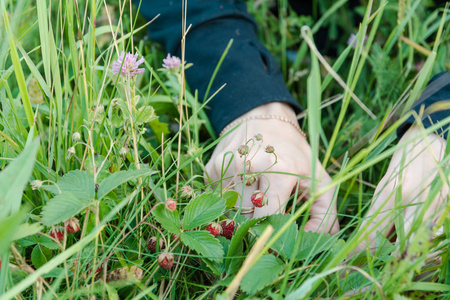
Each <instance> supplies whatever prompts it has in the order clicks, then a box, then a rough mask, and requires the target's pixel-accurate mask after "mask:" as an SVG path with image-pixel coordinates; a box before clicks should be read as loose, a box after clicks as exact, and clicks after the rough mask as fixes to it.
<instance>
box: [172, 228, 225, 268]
mask: <svg viewBox="0 0 450 300" xmlns="http://www.w3.org/2000/svg"><path fill="white" fill-rule="evenodd" d="M181 242H183V244H185V245H186V246H187V247H189V248H190V249H192V250H195V251H196V252H197V253H198V254H200V255H203V256H204V257H205V258H207V259H209V260H212V261H216V262H219V261H221V260H222V258H223V255H224V253H223V249H222V246H221V245H220V243H219V241H218V240H217V239H216V238H214V236H213V235H212V234H210V233H209V232H208V231H206V230H199V231H183V232H182V233H181Z"/></svg>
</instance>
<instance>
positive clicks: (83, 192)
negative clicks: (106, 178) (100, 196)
mask: <svg viewBox="0 0 450 300" xmlns="http://www.w3.org/2000/svg"><path fill="white" fill-rule="evenodd" d="M42 188H43V189H45V190H47V191H49V192H51V193H52V194H54V195H58V194H61V193H70V194H72V195H73V196H75V197H76V198H77V199H79V201H83V202H86V201H89V200H92V199H94V197H95V184H94V178H92V175H91V174H89V173H88V172H85V171H79V170H74V171H70V172H69V173H67V174H66V175H64V176H63V177H61V178H60V179H59V180H58V181H57V182H56V184H54V185H44V186H42ZM60 199H61V198H60Z"/></svg>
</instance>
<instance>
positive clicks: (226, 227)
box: [220, 219, 236, 240]
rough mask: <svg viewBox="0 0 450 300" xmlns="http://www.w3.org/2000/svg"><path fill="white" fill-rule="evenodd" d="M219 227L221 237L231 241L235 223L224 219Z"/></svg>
mask: <svg viewBox="0 0 450 300" xmlns="http://www.w3.org/2000/svg"><path fill="white" fill-rule="evenodd" d="M220 226H222V233H221V235H222V236H224V237H226V238H227V239H229V240H231V237H232V236H233V233H234V228H235V227H236V222H235V221H234V220H230V219H226V220H224V221H222V222H221V223H220Z"/></svg>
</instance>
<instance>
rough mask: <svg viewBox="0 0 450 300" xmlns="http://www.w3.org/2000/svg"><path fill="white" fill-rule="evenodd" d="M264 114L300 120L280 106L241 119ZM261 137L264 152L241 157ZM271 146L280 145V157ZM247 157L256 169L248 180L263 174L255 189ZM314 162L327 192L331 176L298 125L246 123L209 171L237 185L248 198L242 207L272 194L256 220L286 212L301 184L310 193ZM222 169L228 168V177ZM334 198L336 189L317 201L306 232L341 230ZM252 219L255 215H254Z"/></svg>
mask: <svg viewBox="0 0 450 300" xmlns="http://www.w3.org/2000/svg"><path fill="white" fill-rule="evenodd" d="M261 115H278V116H280V117H283V118H287V119H289V120H292V121H293V122H297V119H296V116H295V113H294V111H293V109H292V108H291V107H290V106H289V105H287V104H284V103H279V102H275V103H268V104H265V105H262V106H259V107H257V108H255V109H253V110H251V111H250V112H248V113H246V114H244V115H243V116H241V118H247V117H250V116H261ZM257 134H261V135H262V139H263V140H262V142H256V143H262V149H259V151H256V150H257V148H258V145H256V144H255V146H254V147H253V148H252V147H251V144H249V148H250V153H248V154H247V155H246V156H242V157H241V156H240V155H239V154H238V152H237V150H238V148H239V147H240V146H241V145H244V144H245V143H246V141H248V140H249V139H251V138H253V137H254V136H255V135H257ZM250 143H251V142H250ZM267 145H271V146H273V147H274V150H275V152H274V153H275V155H274V154H273V153H272V154H271V153H266V152H265V151H264V149H263V148H264V147H266V146H267ZM227 152H232V153H233V154H234V157H233V159H232V160H231V162H230V159H231V155H226V153H227ZM245 158H246V159H247V163H248V161H250V170H248V165H247V170H246V172H249V174H248V175H246V176H249V175H250V176H251V175H252V174H256V176H257V180H256V181H255V182H254V183H253V184H252V185H250V186H247V185H246V184H244V183H243V181H242V179H241V176H240V175H241V174H242V173H243V172H244V165H246V161H245ZM312 162H314V163H315V164H316V178H317V181H316V187H317V189H318V190H321V189H322V188H323V187H325V186H326V185H328V184H329V183H330V182H331V178H330V176H329V175H328V174H327V173H326V171H325V170H324V168H323V167H322V165H321V164H320V162H319V161H318V159H317V158H314V159H313V158H312V153H311V148H310V146H309V144H308V142H307V141H306V139H305V138H304V137H303V136H302V135H301V134H300V133H299V132H298V131H297V129H296V128H295V127H294V126H293V125H292V124H289V123H287V122H283V121H280V120H278V119H264V120H261V119H252V120H249V121H247V122H246V123H243V124H242V125H241V126H239V127H238V128H237V129H236V130H235V131H234V132H232V133H231V134H229V135H228V136H226V137H225V138H223V139H222V140H221V141H220V142H219V143H218V144H217V146H216V148H215V150H214V152H213V154H212V156H211V159H210V161H209V162H208V164H207V165H206V172H207V173H208V175H209V176H210V179H211V180H212V181H214V182H219V181H220V180H221V178H223V187H226V186H227V185H229V184H231V186H232V187H233V189H234V190H235V191H237V192H238V193H239V194H241V196H242V197H241V199H242V207H253V204H252V202H251V200H250V198H251V195H252V194H253V192H254V191H256V190H260V191H262V192H266V196H267V198H268V202H267V204H266V205H265V206H263V207H261V208H257V207H255V210H254V213H253V217H261V216H264V215H270V214H275V213H284V210H285V204H286V202H287V200H288V199H289V197H290V195H291V193H292V192H293V190H294V189H295V187H296V186H297V185H298V187H299V188H300V189H304V190H306V191H308V190H309V187H310V180H309V179H308V178H311V163H312ZM228 164H229V167H228V169H227V166H228ZM222 169H224V171H225V170H226V171H225V172H224V173H223V174H222ZM265 171H268V172H265ZM287 173H289V174H287ZM298 175H300V176H298ZM246 178H248V177H246ZM246 178H244V181H245V180H246ZM333 194H334V189H331V190H328V191H326V192H324V193H323V194H322V195H320V196H319V197H318V198H317V199H316V200H315V202H314V203H313V204H312V206H311V212H310V219H309V221H308V222H307V223H306V225H305V230H307V231H319V232H322V231H323V232H325V233H332V234H335V233H337V232H338V231H339V223H338V220H337V217H336V216H337V211H336V203H335V201H333ZM250 217H252V215H251V214H250Z"/></svg>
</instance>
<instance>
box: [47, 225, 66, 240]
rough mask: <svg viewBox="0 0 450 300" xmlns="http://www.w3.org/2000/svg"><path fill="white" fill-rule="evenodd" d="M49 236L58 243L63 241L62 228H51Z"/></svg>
mask: <svg viewBox="0 0 450 300" xmlns="http://www.w3.org/2000/svg"><path fill="white" fill-rule="evenodd" d="M49 234H50V236H51V237H52V238H54V239H57V240H58V241H60V242H61V241H62V240H64V228H62V227H61V226H57V227H55V228H52V229H51V230H50V232H49Z"/></svg>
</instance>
